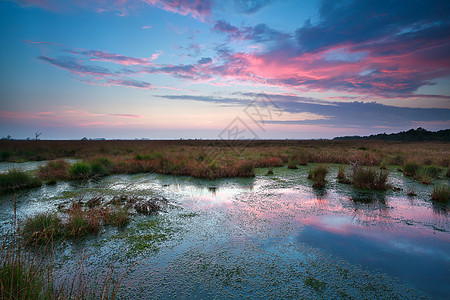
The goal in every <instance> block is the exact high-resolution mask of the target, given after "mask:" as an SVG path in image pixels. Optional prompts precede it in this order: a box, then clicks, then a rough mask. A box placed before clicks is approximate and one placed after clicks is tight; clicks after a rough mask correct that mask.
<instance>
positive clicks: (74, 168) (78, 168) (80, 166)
mask: <svg viewBox="0 0 450 300" xmlns="http://www.w3.org/2000/svg"><path fill="white" fill-rule="evenodd" d="M90 173H91V167H90V166H89V164H87V163H84V162H78V163H74V164H73V165H71V166H70V168H69V175H70V176H71V177H72V178H75V179H82V178H87V177H88V176H89V175H90Z"/></svg>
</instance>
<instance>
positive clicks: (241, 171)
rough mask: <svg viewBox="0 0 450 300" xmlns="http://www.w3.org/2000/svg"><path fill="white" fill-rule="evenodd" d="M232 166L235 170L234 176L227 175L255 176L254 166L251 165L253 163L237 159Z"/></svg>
mask: <svg viewBox="0 0 450 300" xmlns="http://www.w3.org/2000/svg"><path fill="white" fill-rule="evenodd" d="M232 168H233V167H232ZM234 168H235V170H236V173H235V174H234V175H235V176H229V177H253V176H255V168H254V167H253V164H252V163H251V162H248V161H239V162H237V163H236V165H235V166H234ZM230 171H231V170H230ZM230 173H231V172H230Z"/></svg>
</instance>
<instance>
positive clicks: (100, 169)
mask: <svg viewBox="0 0 450 300" xmlns="http://www.w3.org/2000/svg"><path fill="white" fill-rule="evenodd" d="M112 166H113V163H112V162H111V161H110V160H109V159H107V158H104V157H97V158H95V159H93V160H92V161H91V175H94V176H105V175H108V174H109V173H110V172H111V168H112Z"/></svg>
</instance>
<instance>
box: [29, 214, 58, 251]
mask: <svg viewBox="0 0 450 300" xmlns="http://www.w3.org/2000/svg"><path fill="white" fill-rule="evenodd" d="M61 233H62V232H61V219H60V218H59V217H58V216H57V215H56V214H55V213H40V214H37V215H35V216H33V217H29V218H27V219H26V220H25V222H24V226H23V229H22V237H23V239H24V242H25V244H27V245H37V244H49V243H51V242H53V240H54V239H55V238H57V237H58V236H60V235H61Z"/></svg>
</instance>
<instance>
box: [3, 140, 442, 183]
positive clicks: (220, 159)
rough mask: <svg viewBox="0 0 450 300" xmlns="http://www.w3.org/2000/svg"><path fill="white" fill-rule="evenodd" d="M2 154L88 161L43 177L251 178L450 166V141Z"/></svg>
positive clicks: (178, 145)
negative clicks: (299, 170)
mask: <svg viewBox="0 0 450 300" xmlns="http://www.w3.org/2000/svg"><path fill="white" fill-rule="evenodd" d="M0 158H1V160H2V161H14V162H22V161H32V160H55V159H58V158H77V159H81V160H83V163H81V164H78V165H76V166H72V167H71V168H70V169H69V166H68V165H64V163H62V162H59V163H58V162H53V163H52V165H49V166H48V168H47V169H42V170H41V171H40V174H41V177H42V178H43V179H52V178H53V179H56V178H61V179H62V178H64V177H72V178H74V179H75V178H82V177H85V176H88V175H89V174H91V175H95V174H97V175H106V174H112V173H116V174H118V173H124V174H126V173H140V172H156V173H162V174H172V175H188V176H193V177H200V178H211V179H212V178H223V177H239V176H242V177H249V176H253V168H255V167H274V166H281V165H284V164H288V166H290V167H295V166H296V165H306V164H307V163H339V164H358V165H362V166H380V167H382V168H383V167H386V166H388V165H395V166H404V165H407V164H415V165H418V166H430V165H433V166H437V167H441V168H448V167H449V163H450V143H448V142H385V141H330V140H305V141H296V140H258V141H237V140H234V141H223V140H222V141H220V140H159V141H158V140H155V141H135V140H108V141H0ZM67 169H68V170H67ZM418 174H419V175H420V173H418ZM419 175H418V176H419Z"/></svg>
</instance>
